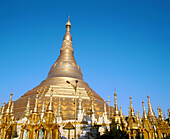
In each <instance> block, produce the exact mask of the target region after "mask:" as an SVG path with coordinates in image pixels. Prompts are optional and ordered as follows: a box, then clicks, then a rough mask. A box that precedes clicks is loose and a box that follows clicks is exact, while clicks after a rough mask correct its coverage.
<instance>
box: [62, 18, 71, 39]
mask: <svg viewBox="0 0 170 139" xmlns="http://www.w3.org/2000/svg"><path fill="white" fill-rule="evenodd" d="M70 29H71V23H70V16H69V17H68V22H67V23H66V33H65V35H64V38H63V40H70V41H72V36H71V33H70Z"/></svg>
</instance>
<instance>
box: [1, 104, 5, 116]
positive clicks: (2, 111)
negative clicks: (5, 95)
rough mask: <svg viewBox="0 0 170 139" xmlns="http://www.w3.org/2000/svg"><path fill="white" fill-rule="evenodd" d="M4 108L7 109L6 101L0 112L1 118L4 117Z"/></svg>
mask: <svg viewBox="0 0 170 139" xmlns="http://www.w3.org/2000/svg"><path fill="white" fill-rule="evenodd" d="M4 109H5V102H4V103H2V109H1V114H0V119H1V118H2V117H3V115H4Z"/></svg>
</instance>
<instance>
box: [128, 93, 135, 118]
mask: <svg viewBox="0 0 170 139" xmlns="http://www.w3.org/2000/svg"><path fill="white" fill-rule="evenodd" d="M129 99H130V111H129V115H130V116H132V117H133V116H135V112H134V109H133V105H132V97H131V96H130V97H129Z"/></svg>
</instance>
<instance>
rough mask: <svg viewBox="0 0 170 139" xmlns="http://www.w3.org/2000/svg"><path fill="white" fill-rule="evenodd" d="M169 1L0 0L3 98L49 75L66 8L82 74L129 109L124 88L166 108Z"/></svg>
mask: <svg viewBox="0 0 170 139" xmlns="http://www.w3.org/2000/svg"><path fill="white" fill-rule="evenodd" d="M169 7H170V2H169V1H168V0H164V1H160V0H150V1H148V0H146V1H145V0H141V1H140V0H138V1H136V0H129V1H127V0H120V1H114V0H110V1H88V0H86V1H66V0H65V1H56V0H55V1H52V0H51V1H44V0H41V1H38V0H37V1H32V0H30V1H23V0H17V1H12V0H11V1H10V0H9V1H1V4H0V63H1V68H0V84H1V88H0V102H3V101H8V100H9V94H10V92H11V90H12V89H13V92H14V100H16V99H18V98H19V97H20V96H21V95H23V94H24V93H26V92H27V91H28V90H30V89H32V88H34V87H36V86H37V85H39V84H40V83H41V81H42V80H44V79H45V78H46V77H47V74H48V72H49V70H50V67H51V65H52V64H53V63H54V62H55V61H56V59H57V58H58V56H59V52H60V48H61V45H62V39H63V36H64V34H65V24H66V22H67V19H68V16H71V24H72V28H71V34H72V37H73V47H74V56H75V59H76V61H77V63H78V64H79V66H80V67H81V69H82V73H83V76H84V80H85V81H86V82H87V83H88V84H89V85H90V87H91V88H92V89H93V90H94V91H96V93H98V94H99V95H100V96H101V97H102V98H103V99H104V100H106V99H107V96H110V98H111V104H112V105H113V103H114V100H113V99H114V89H115V88H116V90H117V94H118V105H119V106H120V105H121V106H122V109H123V113H124V114H126V115H127V114H128V106H129V103H130V102H129V96H132V101H133V106H134V109H135V110H140V111H141V115H142V103H141V102H142V98H143V100H144V101H145V107H146V109H147V106H148V104H147V89H148V90H149V91H148V93H149V95H150V97H151V103H152V107H153V109H154V111H155V113H157V107H158V106H159V107H161V108H162V109H163V114H167V109H168V108H170V101H169V98H170V72H169V71H170V39H169V38H170V26H169V25H170V8H169Z"/></svg>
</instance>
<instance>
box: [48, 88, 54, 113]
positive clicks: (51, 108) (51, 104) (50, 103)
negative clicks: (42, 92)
mask: <svg viewBox="0 0 170 139" xmlns="http://www.w3.org/2000/svg"><path fill="white" fill-rule="evenodd" d="M47 111H53V89H51V94H50V102H49V105H48V108H47Z"/></svg>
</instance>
